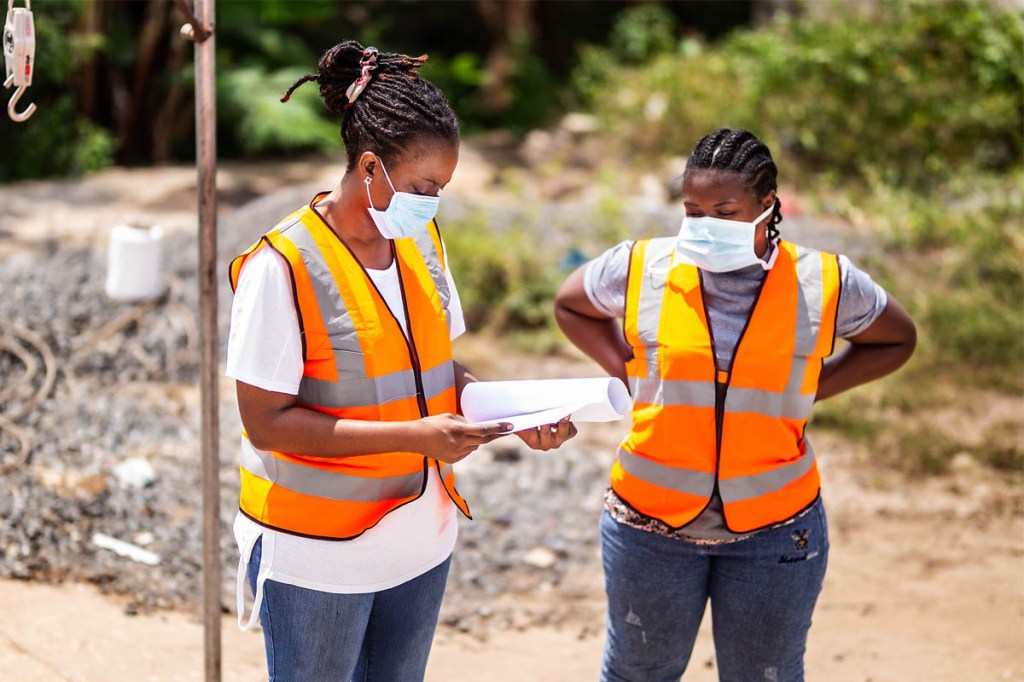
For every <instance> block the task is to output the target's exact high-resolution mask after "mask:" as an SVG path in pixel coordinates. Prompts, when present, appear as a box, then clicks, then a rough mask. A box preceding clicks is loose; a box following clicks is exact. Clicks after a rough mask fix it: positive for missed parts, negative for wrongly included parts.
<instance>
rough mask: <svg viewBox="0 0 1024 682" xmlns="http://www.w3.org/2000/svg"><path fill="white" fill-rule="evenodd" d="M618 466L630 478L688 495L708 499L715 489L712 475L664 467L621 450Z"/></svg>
mask: <svg viewBox="0 0 1024 682" xmlns="http://www.w3.org/2000/svg"><path fill="white" fill-rule="evenodd" d="M619 465H620V466H621V467H622V468H623V470H624V471H625V472H626V473H628V474H630V475H631V476H635V477H637V478H639V479H641V480H644V481H647V482H648V483H650V484H652V485H656V486H658V487H660V488H668V489H669V490H675V491H676V492H680V493H686V494H688V495H696V496H698V497H705V498H706V497H710V496H711V492H712V491H713V490H714V488H715V475H714V474H709V473H706V472H703V471H694V470H693V469H679V468H677V467H670V466H665V465H664V464H659V463H658V462H655V461H653V460H650V459H647V458H645V457H640V456H639V455H635V454H633V453H632V452H629V451H627V450H623V449H622V448H619Z"/></svg>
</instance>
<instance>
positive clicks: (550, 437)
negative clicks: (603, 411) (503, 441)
mask: <svg viewBox="0 0 1024 682" xmlns="http://www.w3.org/2000/svg"><path fill="white" fill-rule="evenodd" d="M516 435H517V436H519V437H520V438H521V439H522V441H523V442H524V443H526V444H527V445H529V446H530V447H531V448H533V449H534V450H554V449H555V448H559V447H562V444H563V443H564V442H565V441H567V440H569V439H570V438H572V437H573V436H575V435H576V425H575V424H573V423H572V422H571V421H569V418H568V417H566V418H565V419H562V420H561V421H559V422H558V423H557V424H544V425H543V426H538V427H536V428H533V429H525V430H523V431H516Z"/></svg>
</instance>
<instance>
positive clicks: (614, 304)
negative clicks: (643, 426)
mask: <svg viewBox="0 0 1024 682" xmlns="http://www.w3.org/2000/svg"><path fill="white" fill-rule="evenodd" d="M632 247H633V242H631V241H624V242H621V243H619V244H616V245H615V246H613V247H612V248H610V249H608V250H607V251H605V252H604V253H603V254H601V255H600V256H598V257H597V258H596V259H594V260H593V261H591V262H590V263H589V264H588V265H587V268H586V270H585V271H584V275H583V288H584V291H585V292H586V294H587V298H588V299H590V302H591V303H592V304H593V305H594V307H595V308H597V309H598V310H600V311H601V312H603V313H605V314H606V315H608V316H610V317H619V318H621V317H622V316H623V315H624V313H625V305H626V282H627V278H628V277H629V256H630V250H631V249H632ZM769 254H770V251H769V253H766V254H765V256H766V257H767V256H768V255H769ZM766 274H767V271H765V270H764V269H762V268H761V266H759V265H753V266H750V267H747V268H743V269H740V270H735V271H733V272H729V273H714V272H706V271H703V270H702V271H701V273H700V276H701V281H702V283H703V292H704V304H705V306H706V307H707V311H708V317H709V323H710V325H711V327H712V329H713V330H714V334H715V353H716V355H717V359H718V363H719V364H720V365H722V366H725V365H728V363H729V361H730V360H731V359H732V354H733V351H734V350H735V348H736V341H737V340H738V339H739V335H740V333H741V332H742V331H743V327H744V325H745V324H746V320H747V315H748V314H749V313H750V308H751V307H752V306H753V305H754V300H755V298H756V296H757V290H758V288H759V287H760V286H761V281H762V280H763V279H764V278H765V276H766ZM839 274H840V292H839V303H838V306H837V310H836V335H837V336H839V337H840V338H849V337H851V336H856V335H857V334H860V333H861V332H862V331H864V330H865V329H867V328H868V327H869V326H871V323H872V322H874V321H875V320H876V319H878V316H879V315H881V314H882V311H883V310H884V309H885V304H886V300H887V297H886V293H885V290H884V289H882V287H880V286H878V284H876V283H875V281H874V280H872V279H871V277H870V276H869V275H867V273H865V272H864V271H863V270H860V269H858V268H857V267H856V266H855V265H854V264H853V263H851V262H850V259H849V258H847V257H846V256H842V255H841V256H839ZM680 532H681V533H682V534H683V535H684V536H686V537H690V538H696V539H707V540H731V539H736V538H740V537H746V536H745V535H737V534H736V533H732V532H731V531H729V529H728V528H726V527H725V520H724V518H723V516H722V502H721V499H720V498H718V496H717V495H716V496H715V497H714V498H713V499H712V500H711V503H710V504H709V505H708V507H707V509H705V510H704V511H703V512H702V513H701V514H700V516H698V517H697V518H696V519H694V520H693V521H692V522H690V524H689V525H687V526H686V528H684V529H683V530H682V531H680Z"/></svg>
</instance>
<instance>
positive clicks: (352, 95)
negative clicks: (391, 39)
mask: <svg viewBox="0 0 1024 682" xmlns="http://www.w3.org/2000/svg"><path fill="white" fill-rule="evenodd" d="M379 54H380V51H379V50H378V49H377V48H375V47H368V48H366V49H365V50H363V56H362V57H360V58H359V66H360V68H361V70H362V71H361V74H360V76H359V78H357V79H356V80H355V82H354V83H352V85H350V86H348V90H346V91H345V97H347V98H348V104H346V105H345V108H346V109H348V108H349V107H350V106H352V105H353V104H355V101H356V100H357V99H358V98H359V95H360V94H361V93H362V92H363V90H365V89H366V86H367V85H369V84H370V79H371V78H372V77H373V72H374V71H376V70H377V56H378V55H379Z"/></svg>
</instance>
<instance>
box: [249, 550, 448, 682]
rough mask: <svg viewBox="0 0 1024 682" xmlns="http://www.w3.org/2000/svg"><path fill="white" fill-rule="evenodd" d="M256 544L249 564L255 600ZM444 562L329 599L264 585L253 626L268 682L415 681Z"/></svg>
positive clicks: (429, 637) (423, 661)
mask: <svg viewBox="0 0 1024 682" xmlns="http://www.w3.org/2000/svg"><path fill="white" fill-rule="evenodd" d="M262 552H263V544H262V540H259V541H257V542H256V546H255V547H254V548H253V551H252V558H251V560H250V561H249V569H248V578H249V586H250V587H251V588H252V590H253V593H255V592H256V576H257V575H258V573H259V566H260V559H261V557H262ZM450 565H451V557H448V558H447V559H445V561H444V563H442V564H440V565H439V566H437V567H436V568H432V569H431V570H429V571H427V572H426V573H424V574H423V575H421V576H418V577H416V578H413V579H412V580H410V581H409V582H406V583H402V584H401V585H398V586H397V587H392V588H391V589H388V590H382V591H380V592H370V593H366V594H331V593H328V592H320V591H317V590H309V589H306V588H303V587H296V586H294V585H286V584H284V583H279V582H275V581H273V580H267V581H266V582H264V584H263V604H262V605H261V606H260V624H261V625H262V626H263V641H264V644H265V645H266V649H267V672H268V674H269V676H270V680H271V682H289V681H291V680H296V681H300V680H301V682H320V681H321V680H322V681H324V682H326V681H327V680H330V681H331V682H339V681H347V680H352V681H353V682H412V681H414V680H422V679H423V674H424V670H425V669H426V667H427V656H428V655H429V654H430V645H431V643H432V642H433V639H434V628H435V627H436V626H437V615H438V612H439V611H440V610H441V597H442V596H443V594H444V586H445V583H446V582H447V581H448V568H449V566H450Z"/></svg>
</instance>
